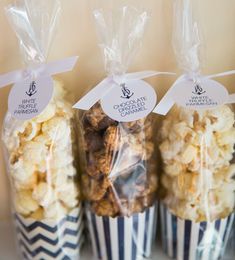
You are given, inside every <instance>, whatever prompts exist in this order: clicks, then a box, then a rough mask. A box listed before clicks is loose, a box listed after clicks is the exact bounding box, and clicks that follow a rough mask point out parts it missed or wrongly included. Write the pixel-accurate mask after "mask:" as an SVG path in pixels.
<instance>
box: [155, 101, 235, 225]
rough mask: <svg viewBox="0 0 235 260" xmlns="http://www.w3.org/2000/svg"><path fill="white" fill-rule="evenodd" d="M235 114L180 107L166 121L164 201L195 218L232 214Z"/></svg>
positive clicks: (227, 109) (180, 213) (163, 130)
mask: <svg viewBox="0 0 235 260" xmlns="http://www.w3.org/2000/svg"><path fill="white" fill-rule="evenodd" d="M234 122H235V121H234V112H233V111H232V109H231V108H230V107H229V106H227V105H223V106H220V107H217V108H215V109H212V110H206V111H205V110H199V111H193V110H187V109H184V108H181V107H177V106H176V107H175V108H174V109H173V110H172V111H171V112H170V113H169V114H168V115H167V117H166V119H165V120H164V121H163V125H162V127H161V131H160V151H161V156H162V159H163V174H162V178H161V183H162V185H163V187H164V190H165V199H164V203H165V204H166V205H167V206H168V207H169V209H170V210H171V211H172V213H173V214H175V215H177V216H178V217H180V218H183V219H190V220H192V221H196V222H199V221H213V220H215V219H220V218H224V217H227V216H228V215H229V214H231V212H232V211H233V210H234V206H235V194H234V192H235V180H234V175H235V164H233V163H232V162H231V161H232V159H233V153H234V145H235V128H234Z"/></svg>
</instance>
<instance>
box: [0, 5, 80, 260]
mask: <svg viewBox="0 0 235 260" xmlns="http://www.w3.org/2000/svg"><path fill="white" fill-rule="evenodd" d="M60 10H61V6H60V1H59V0H56V1H51V2H50V3H48V1H46V0H42V1H36V0H17V1H15V3H14V4H12V5H10V6H7V7H6V9H5V11H6V16H7V18H8V20H9V22H10V24H11V26H12V28H13V30H14V31H15V33H16V35H17V38H18V39H19V43H20V47H21V51H22V55H23V56H22V59H23V61H24V63H25V69H23V70H18V71H14V72H10V73H7V74H5V75H0V87H4V86H6V85H9V84H14V85H13V87H12V88H11V91H10V94H9V100H8V112H7V114H6V116H5V120H4V124H3V131H2V141H3V145H4V150H5V161H6V167H7V171H8V175H9V179H10V183H11V194H12V209H13V215H14V216H15V217H14V220H15V225H16V229H17V244H18V246H19V249H20V250H19V251H20V254H21V256H22V259H65V258H66V259H77V258H78V257H79V253H80V249H81V246H82V242H83V211H82V207H81V200H80V188H79V176H78V173H77V170H76V164H77V162H76V160H75V156H74V155H75V153H76V149H77V148H76V135H75V130H74V120H75V115H74V112H73V109H72V104H71V101H70V100H69V95H68V93H67V90H66V86H64V84H63V83H62V82H61V81H58V80H54V79H53V78H52V77H53V76H54V75H56V74H59V73H63V72H67V71H71V70H72V69H73V67H74V66H75V64H76V61H77V57H70V58H66V59H64V60H61V61H55V62H49V63H46V59H47V55H48V52H49V48H50V45H51V41H52V39H53V35H54V31H55V28H56V24H57V21H58V18H59V15H60Z"/></svg>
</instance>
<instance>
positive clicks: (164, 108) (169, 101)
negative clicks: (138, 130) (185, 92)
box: [153, 70, 235, 115]
mask: <svg viewBox="0 0 235 260" xmlns="http://www.w3.org/2000/svg"><path fill="white" fill-rule="evenodd" d="M234 74H235V70H230V71H225V72H222V73H217V74H212V75H207V76H203V75H202V76H198V75H197V76H196V77H198V79H199V80H200V78H207V79H212V78H218V77H225V76H229V75H234ZM186 79H192V80H194V78H192V77H190V76H189V75H187V74H183V75H182V76H180V77H179V78H178V79H177V80H176V81H175V83H174V84H173V86H172V87H171V88H170V89H169V90H168V91H167V93H166V94H165V96H164V97H163V98H162V100H161V101H160V102H159V104H158V105H157V106H156V107H155V109H154V110H153V112H154V113H156V114H160V115H166V114H167V113H168V112H169V111H170V109H171V108H172V107H173V106H174V104H175V101H174V96H173V94H172V93H173V92H174V90H175V86H176V85H178V84H179V83H180V82H183V81H184V80H186ZM227 103H228V104H231V103H235V94H232V95H229V100H228V102H227Z"/></svg>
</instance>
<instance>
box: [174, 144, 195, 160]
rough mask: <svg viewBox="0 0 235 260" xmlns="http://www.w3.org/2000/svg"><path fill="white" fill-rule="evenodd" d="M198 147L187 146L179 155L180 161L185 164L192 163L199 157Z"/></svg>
mask: <svg viewBox="0 0 235 260" xmlns="http://www.w3.org/2000/svg"><path fill="white" fill-rule="evenodd" d="M197 154H198V151H197V148H195V147H194V146H192V145H188V146H186V148H185V149H184V150H183V152H182V153H181V155H179V158H180V161H181V162H182V163H184V164H188V163H191V162H192V161H193V160H195V159H196V158H197Z"/></svg>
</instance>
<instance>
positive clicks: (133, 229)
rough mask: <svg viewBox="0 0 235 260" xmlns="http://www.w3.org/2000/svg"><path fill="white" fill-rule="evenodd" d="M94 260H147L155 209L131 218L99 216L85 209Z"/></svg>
mask: <svg viewBox="0 0 235 260" xmlns="http://www.w3.org/2000/svg"><path fill="white" fill-rule="evenodd" d="M86 215H87V220H88V227H89V232H90V237H91V242H92V247H93V254H94V259H96V260H97V259H102V260H137V259H138V260H141V259H149V257H150V256H151V251H152V245H153V242H154V239H155V235H156V224H157V223H156V222H157V206H156V205H155V206H153V207H151V208H148V209H147V210H145V211H144V212H143V213H138V214H134V215H133V216H131V217H116V218H112V217H99V216H97V215H95V214H94V213H92V212H91V211H89V210H87V212H86Z"/></svg>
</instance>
